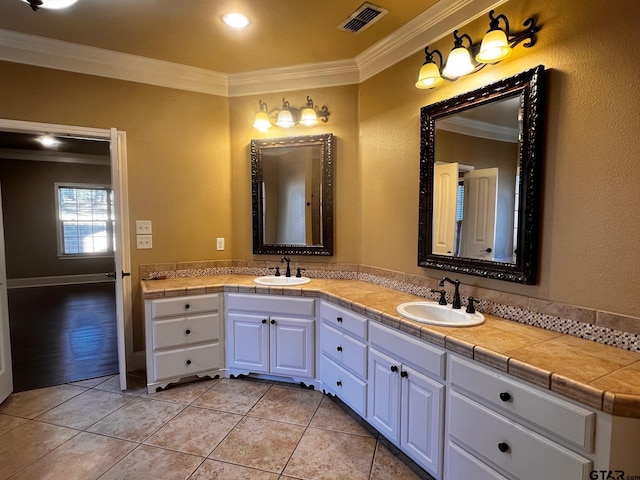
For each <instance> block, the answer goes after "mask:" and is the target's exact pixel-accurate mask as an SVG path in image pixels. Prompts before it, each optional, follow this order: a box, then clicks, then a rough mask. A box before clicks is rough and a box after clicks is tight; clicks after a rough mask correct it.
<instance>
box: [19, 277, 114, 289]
mask: <svg viewBox="0 0 640 480" xmlns="http://www.w3.org/2000/svg"><path fill="white" fill-rule="evenodd" d="M114 281H115V280H114V279H113V278H108V277H107V276H106V275H105V274H104V273H88V274H81V275H56V276H52V277H31V278H10V279H7V288H30V287H50V286H53V285H76V284H79V283H102V282H114Z"/></svg>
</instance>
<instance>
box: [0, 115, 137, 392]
mask: <svg viewBox="0 0 640 480" xmlns="http://www.w3.org/2000/svg"><path fill="white" fill-rule="evenodd" d="M6 125H8V126H9V128H2V127H3V126H6ZM50 132H54V133H53V134H52V136H53V138H54V141H57V142H58V144H57V145H56V146H55V148H51V147H50V146H49V147H43V146H41V145H40V146H38V145H37V144H36V143H35V137H36V136H40V135H44V134H45V133H50ZM125 140H126V139H125V136H124V132H117V131H116V130H114V129H112V130H96V129H87V128H83V127H66V126H59V125H48V124H32V123H30V122H16V121H9V120H0V162H2V164H1V166H0V197H2V217H0V218H2V226H3V232H4V239H3V241H2V242H0V243H2V245H1V246H2V249H1V251H0V255H2V256H3V257H4V258H3V260H4V261H3V262H0V265H2V264H3V265H2V266H3V267H4V268H3V269H2V270H3V272H0V273H2V275H1V276H2V278H0V280H5V281H4V282H2V288H1V289H2V290H4V292H2V293H3V294H4V295H3V296H2V297H3V298H2V300H3V303H4V302H6V304H7V306H8V308H6V309H3V311H2V313H3V314H4V313H5V312H6V313H7V314H8V315H6V317H8V318H4V319H1V318H0V322H3V324H4V325H5V326H9V325H10V328H9V329H8V330H10V337H11V341H10V345H7V347H9V348H5V349H4V350H3V351H0V354H2V355H0V357H2V358H0V366H3V368H2V369H0V377H6V376H7V375H6V370H7V369H6V368H4V367H6V366H7V363H11V365H12V366H13V368H12V369H10V370H13V375H11V376H12V378H13V380H14V381H13V382H12V383H13V385H11V389H10V390H9V392H7V391H6V390H7V387H6V385H5V383H6V378H0V380H2V381H1V382H0V386H1V387H2V388H0V390H2V391H0V401H2V400H3V398H4V397H5V396H6V395H7V394H8V393H10V391H11V390H13V391H21V390H27V389H33V388H39V387H44V386H49V385H56V384H60V383H66V382H69V381H76V380H82V379H86V378H92V377H95V376H101V375H105V374H109V373H125V372H126V353H127V352H128V351H130V350H132V347H131V346H130V343H129V342H126V341H125V340H126V338H127V337H128V338H129V339H130V337H131V325H130V321H131V318H130V313H129V314H127V315H125V312H127V311H128V312H130V302H131V299H130V281H129V279H128V278H127V277H125V268H124V267H125V266H126V272H128V265H129V245H128V238H127V237H128V228H127V226H126V223H128V215H127V214H126V213H127V212H126V190H125V189H124V188H120V185H126V163H125V161H126V157H125V155H124V154H125V152H126V150H125V146H124V142H125ZM114 161H115V162H114ZM18 172H21V173H18ZM45 185H46V186H45ZM63 193H64V195H63ZM70 195H71V197H73V198H71V197H70ZM76 197H77V198H76ZM87 198H90V200H89V201H88V203H87ZM96 198H98V199H102V200H96ZM70 199H71V200H72V201H71V202H70V201H69V200H70ZM70 214H71V215H72V217H69V215H70ZM73 215H76V217H77V218H73ZM116 218H117V219H118V220H119V221H118V222H116ZM38 224H39V227H38ZM0 239H1V238H0ZM114 251H115V252H116V253H114ZM116 272H117V273H118V275H116V274H115V273H116ZM105 274H108V275H109V277H110V278H108V277H107V276H106V275H105ZM126 274H127V275H128V273H126ZM5 299H6V300H5ZM3 316H4V315H3ZM7 324H9V325H7ZM0 333H3V335H5V334H6V333H8V332H7V329H6V328H5V329H4V331H2V329H0ZM0 340H2V339H0ZM126 343H129V345H126ZM4 344H6V339H5V342H4ZM125 345H126V346H125ZM7 354H9V361H8V362H7V356H8V355H7ZM3 361H4V362H3ZM120 384H121V388H123V389H124V388H126V375H121V379H120Z"/></svg>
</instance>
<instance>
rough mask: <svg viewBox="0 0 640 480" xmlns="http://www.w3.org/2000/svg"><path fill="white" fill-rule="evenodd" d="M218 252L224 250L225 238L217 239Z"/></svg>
mask: <svg viewBox="0 0 640 480" xmlns="http://www.w3.org/2000/svg"><path fill="white" fill-rule="evenodd" d="M216 250H224V237H218V238H216Z"/></svg>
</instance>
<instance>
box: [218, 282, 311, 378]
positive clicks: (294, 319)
mask: <svg viewBox="0 0 640 480" xmlns="http://www.w3.org/2000/svg"><path fill="white" fill-rule="evenodd" d="M315 302H316V301H315V299H313V298H302V297H300V298H297V297H279V296H275V295H255V294H243V293H228V294H227V300H226V324H227V329H226V330H227V333H226V345H227V368H228V370H229V373H231V374H233V375H238V374H249V373H261V374H273V375H278V376H284V377H290V378H292V379H294V380H296V381H302V382H305V381H306V382H309V381H310V380H313V379H314V378H315V341H316V336H315Z"/></svg>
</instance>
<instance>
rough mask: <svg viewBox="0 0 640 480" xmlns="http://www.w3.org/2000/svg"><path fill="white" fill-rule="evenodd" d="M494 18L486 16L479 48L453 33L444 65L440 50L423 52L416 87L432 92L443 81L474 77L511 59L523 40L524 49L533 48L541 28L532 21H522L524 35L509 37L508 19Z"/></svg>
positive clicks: (519, 33) (465, 36)
mask: <svg viewBox="0 0 640 480" xmlns="http://www.w3.org/2000/svg"><path fill="white" fill-rule="evenodd" d="M493 14H494V10H491V11H490V12H489V30H488V31H487V33H486V34H485V36H484V38H483V39H482V43H481V44H477V43H476V44H474V43H473V40H471V37H470V36H469V35H467V34H466V33H464V34H462V35H458V30H455V31H454V32H453V38H454V43H453V49H452V50H451V52H450V53H449V57H448V58H447V62H446V63H444V59H443V57H442V53H440V51H439V50H434V51H432V52H430V51H429V46H428V45H427V47H426V48H425V49H424V54H425V62H424V64H423V65H422V67H421V68H420V73H419V74H418V81H417V82H416V87H417V88H421V89H427V88H434V87H437V86H438V85H441V84H442V83H443V82H444V78H447V79H449V80H455V79H457V78H459V77H462V76H463V75H468V74H470V73H475V72H477V71H478V70H480V69H481V68H483V67H484V66H485V65H487V64H489V63H498V62H500V61H502V60H504V59H505V58H507V57H508V56H509V55H511V52H512V50H513V47H515V46H516V45H518V44H519V43H522V42H523V41H525V40H528V42H527V43H523V44H522V46H523V47H526V48H530V47H532V46H533V45H535V43H536V33H537V32H538V31H540V27H539V26H537V25H536V21H535V19H534V18H527V20H525V22H524V23H523V26H524V27H525V30H524V31H522V32H518V33H515V34H512V33H511V32H510V31H509V19H508V18H507V17H506V16H505V15H503V14H500V15H498V16H497V17H495V16H494V15H493ZM500 20H502V21H503V22H504V29H502V28H500ZM465 41H466V43H467V45H466V46H465ZM472 53H474V54H475V57H474V58H475V62H474V61H473V60H472ZM434 55H437V56H438V57H439V60H440V62H439V63H440V64H439V65H438V64H437V63H436V62H435V60H434ZM443 77H444V78H443Z"/></svg>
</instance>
